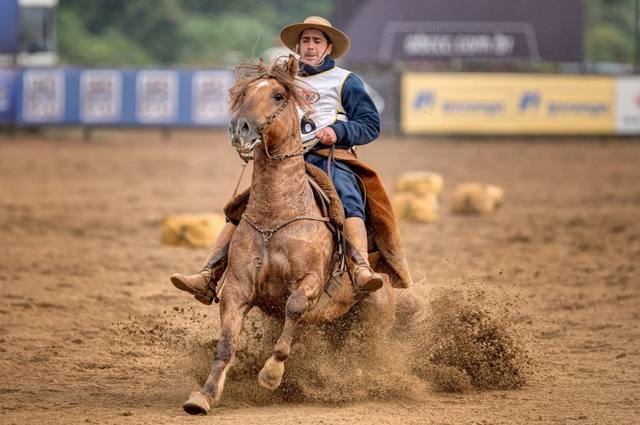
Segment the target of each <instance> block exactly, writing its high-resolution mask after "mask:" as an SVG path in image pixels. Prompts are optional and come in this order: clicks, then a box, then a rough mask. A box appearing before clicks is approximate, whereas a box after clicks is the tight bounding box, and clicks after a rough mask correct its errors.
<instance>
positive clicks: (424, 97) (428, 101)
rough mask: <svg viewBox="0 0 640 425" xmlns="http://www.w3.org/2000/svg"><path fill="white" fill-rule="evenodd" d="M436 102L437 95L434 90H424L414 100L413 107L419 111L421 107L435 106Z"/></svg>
mask: <svg viewBox="0 0 640 425" xmlns="http://www.w3.org/2000/svg"><path fill="white" fill-rule="evenodd" d="M435 103H436V95H435V93H434V92H432V91H422V92H420V93H418V94H417V95H416V98H415V100H414V101H413V109H414V110H416V111H418V110H420V109H429V108H433V107H434V106H435Z"/></svg>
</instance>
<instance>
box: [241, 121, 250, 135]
mask: <svg viewBox="0 0 640 425" xmlns="http://www.w3.org/2000/svg"><path fill="white" fill-rule="evenodd" d="M250 132H251V127H250V126H249V123H248V122H246V121H243V122H242V125H241V126H240V134H242V135H243V136H246V135H248V134H249V133H250Z"/></svg>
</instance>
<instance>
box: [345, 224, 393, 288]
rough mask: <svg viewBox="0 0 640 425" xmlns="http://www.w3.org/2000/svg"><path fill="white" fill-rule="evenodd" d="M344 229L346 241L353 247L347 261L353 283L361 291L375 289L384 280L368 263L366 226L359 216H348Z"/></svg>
mask: <svg viewBox="0 0 640 425" xmlns="http://www.w3.org/2000/svg"><path fill="white" fill-rule="evenodd" d="M344 229H345V233H346V236H347V241H348V243H350V244H351V246H352V248H353V249H352V250H351V251H352V252H351V253H350V257H351V261H350V262H349V267H350V271H351V275H352V276H353V283H354V284H355V285H356V287H357V288H358V289H360V290H362V291H366V292H373V291H377V290H378V289H380V288H382V284H383V282H384V281H383V280H382V276H381V275H380V274H379V273H376V272H374V271H373V270H372V269H371V266H370V265H369V261H368V257H369V254H368V252H367V247H368V242H367V228H366V227H365V225H364V221H363V220H362V219H361V218H359V217H349V218H347V219H346V220H345V222H344ZM353 251H355V252H353Z"/></svg>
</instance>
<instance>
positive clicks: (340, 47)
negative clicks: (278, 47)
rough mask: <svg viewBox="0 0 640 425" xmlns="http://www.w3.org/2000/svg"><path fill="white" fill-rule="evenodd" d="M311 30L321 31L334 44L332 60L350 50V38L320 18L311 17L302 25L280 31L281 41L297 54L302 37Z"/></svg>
mask: <svg viewBox="0 0 640 425" xmlns="http://www.w3.org/2000/svg"><path fill="white" fill-rule="evenodd" d="M309 28H313V29H317V30H320V31H322V32H323V33H325V34H326V35H327V36H328V37H329V41H331V43H332V44H333V48H332V50H331V57H332V58H334V59H338V58H339V57H341V56H344V54H345V53H347V50H349V45H350V44H351V41H350V40H349V37H348V36H347V35H346V34H345V33H343V32H342V31H340V30H339V29H337V28H334V27H332V26H331V22H329V21H327V20H326V19H324V18H321V17H320V16H309V17H308V18H306V19H305V20H304V22H302V23H298V24H291V25H287V26H286V27H284V28H282V30H281V31H280V40H282V43H284V45H285V46H287V47H288V48H289V49H291V50H293V51H294V52H295V51H296V46H297V45H298V43H299V42H300V36H301V35H302V33H303V32H304V30H307V29H309Z"/></svg>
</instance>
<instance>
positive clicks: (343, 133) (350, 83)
mask: <svg viewBox="0 0 640 425" xmlns="http://www.w3.org/2000/svg"><path fill="white" fill-rule="evenodd" d="M280 39H281V40H282V42H283V43H284V45H285V46H286V47H288V48H289V49H291V50H293V51H295V52H296V53H298V54H299V55H300V69H299V71H298V77H299V78H300V79H302V80H303V81H304V82H305V83H306V84H307V85H309V86H311V87H312V88H313V89H314V90H315V91H316V92H317V93H318V95H319V98H318V101H317V102H316V103H315V104H314V111H313V113H312V114H311V115H310V116H303V117H301V124H300V129H301V133H302V141H303V142H304V141H308V140H310V139H312V138H313V137H316V138H317V139H318V140H319V141H320V143H319V144H318V145H317V147H316V148H318V149H322V148H327V147H330V146H332V145H335V147H336V148H337V149H352V148H353V147H355V146H357V145H364V144H366V143H369V142H371V141H373V140H375V139H376V138H377V137H378V135H379V134H380V116H379V114H378V111H377V109H376V107H375V105H374V103H373V101H372V100H371V97H370V96H369V94H368V93H367V92H366V90H365V88H364V84H363V82H362V80H361V79H360V78H359V77H358V76H356V75H355V74H353V73H351V72H349V71H347V70H345V69H342V68H339V67H337V66H335V59H338V58H340V57H341V56H343V55H344V54H345V53H346V52H347V50H348V49H349V45H350V41H349V37H348V36H347V35H346V34H345V33H343V32H342V31H340V30H338V29H337V28H334V27H332V26H331V23H330V22H329V21H327V20H326V19H324V18H321V17H318V16H310V17H308V18H306V19H305V20H304V22H302V23H296V24H292V25H288V26H286V27H284V28H283V29H282V30H281V31H280ZM318 153H319V152H318ZM305 160H306V161H307V162H309V163H311V164H313V165H316V166H318V167H319V168H321V169H322V170H327V161H328V159H327V158H326V157H325V156H321V155H319V154H316V153H314V151H311V152H310V153H308V154H307V155H305ZM331 165H332V166H331V177H332V180H333V183H334V185H335V188H336V192H337V193H338V196H339V197H340V200H341V201H342V205H343V208H344V213H345V218H346V220H345V225H344V229H345V233H346V236H347V239H348V240H349V242H350V243H351V245H352V246H353V247H354V248H355V249H356V250H357V253H355V255H354V256H355V259H352V260H351V261H350V262H349V266H350V269H351V272H352V275H353V276H354V281H355V282H354V283H355V285H356V286H357V287H358V288H359V289H361V290H363V291H375V290H377V289H379V288H380V287H382V284H383V280H382V277H381V276H380V274H378V273H376V272H374V271H373V270H372V269H371V267H370V266H369V263H368V261H367V257H368V254H367V231H366V227H365V222H364V219H365V199H364V196H363V193H362V190H361V188H360V186H359V183H358V178H357V177H356V175H355V174H354V173H353V172H352V171H351V170H350V169H349V167H348V166H346V165H345V164H343V163H341V162H339V161H333V162H332V164H331ZM235 228H236V226H235V225H234V224H232V223H230V222H229V223H227V224H226V225H225V227H224V228H223V229H222V231H221V233H220V235H219V236H218V239H217V240H216V242H215V243H214V245H213V249H212V251H211V254H210V255H209V258H208V259H207V262H206V264H205V266H204V268H203V270H202V271H201V272H200V273H197V274H195V275H191V276H184V275H181V274H174V275H173V276H171V282H172V283H173V284H174V285H175V286H176V287H177V288H179V289H182V290H185V291H187V292H190V293H192V294H194V295H195V296H196V299H198V300H200V301H202V302H205V300H206V298H205V299H203V297H202V295H203V294H204V292H205V291H206V290H207V288H208V285H211V284H215V282H216V281H217V280H218V279H219V278H220V277H221V275H222V272H223V271H224V268H225V267H226V265H225V263H224V261H221V257H223V255H224V252H223V251H225V247H227V246H228V244H229V242H230V241H231V238H232V236H233V233H234V231H235ZM357 254H359V255H357Z"/></svg>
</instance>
